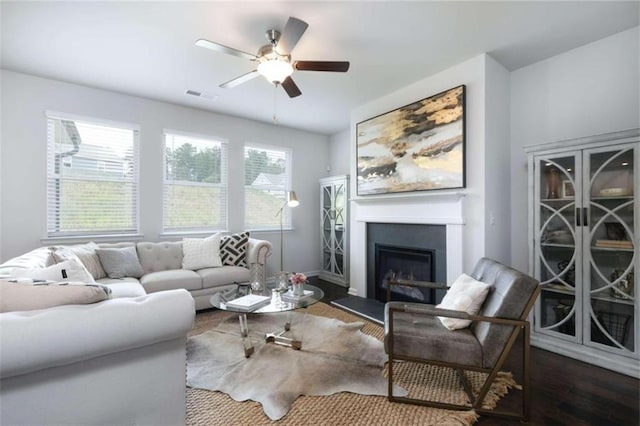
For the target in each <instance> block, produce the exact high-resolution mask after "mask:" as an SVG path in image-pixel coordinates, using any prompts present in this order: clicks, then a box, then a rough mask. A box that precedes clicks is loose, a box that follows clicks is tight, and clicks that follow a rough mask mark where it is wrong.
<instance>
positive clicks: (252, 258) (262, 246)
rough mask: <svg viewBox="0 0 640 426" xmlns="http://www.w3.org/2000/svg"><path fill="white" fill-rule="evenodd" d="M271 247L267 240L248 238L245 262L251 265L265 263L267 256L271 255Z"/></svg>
mask: <svg viewBox="0 0 640 426" xmlns="http://www.w3.org/2000/svg"><path fill="white" fill-rule="evenodd" d="M271 249H272V246H271V243H270V242H269V241H267V240H258V239H255V238H249V245H248V246H247V257H246V260H247V264H248V265H252V264H254V263H257V264H260V265H266V264H267V257H269V256H270V255H271Z"/></svg>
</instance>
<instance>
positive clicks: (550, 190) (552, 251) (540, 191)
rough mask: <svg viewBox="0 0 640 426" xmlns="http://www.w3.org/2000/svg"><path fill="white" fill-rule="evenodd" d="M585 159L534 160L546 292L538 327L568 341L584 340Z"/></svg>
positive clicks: (538, 264)
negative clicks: (581, 217)
mask: <svg viewBox="0 0 640 426" xmlns="http://www.w3.org/2000/svg"><path fill="white" fill-rule="evenodd" d="M580 167H581V163H580V160H579V157H578V156H577V155H574V154H563V155H562V156H557V157H552V156H538V157H536V158H535V169H536V173H535V179H536V180H537V182H536V184H535V185H534V186H535V188H536V193H535V197H536V201H537V202H536V203H535V205H536V206H538V207H537V211H536V212H534V219H535V235H534V241H535V254H536V256H535V268H536V271H535V273H536V276H537V277H539V278H540V282H541V284H544V285H543V287H542V289H543V290H542V293H541V295H540V298H539V300H538V303H537V305H536V314H535V327H536V331H539V332H543V333H549V334H553V335H555V336H558V337H561V338H563V339H567V340H572V341H578V340H580V338H581V335H580V334H581V326H582V321H581V312H582V306H581V303H580V290H578V291H577V292H576V288H578V289H579V288H580V287H579V283H580V282H581V271H580V270H579V269H580V268H576V264H577V262H578V258H579V252H580V247H581V242H582V236H581V234H580V232H579V229H578V227H577V220H578V218H577V217H576V206H577V205H579V203H580V191H581V183H580V182H579V179H578V180H576V176H580V172H581V170H580Z"/></svg>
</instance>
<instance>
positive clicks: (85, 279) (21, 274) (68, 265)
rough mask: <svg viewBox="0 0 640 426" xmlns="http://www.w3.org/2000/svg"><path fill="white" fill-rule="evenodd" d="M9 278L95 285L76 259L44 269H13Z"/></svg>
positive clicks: (85, 269)
mask: <svg viewBox="0 0 640 426" xmlns="http://www.w3.org/2000/svg"><path fill="white" fill-rule="evenodd" d="M11 276H12V277H16V278H32V279H36V280H48V281H78V282H82V283H95V282H96V281H95V280H94V279H93V277H92V276H91V274H90V273H89V271H87V268H85V267H84V265H83V264H82V263H80V261H79V260H78V259H69V260H65V261H64V262H61V263H56V264H55V265H51V266H48V267H46V268H14V269H13V270H12V271H11Z"/></svg>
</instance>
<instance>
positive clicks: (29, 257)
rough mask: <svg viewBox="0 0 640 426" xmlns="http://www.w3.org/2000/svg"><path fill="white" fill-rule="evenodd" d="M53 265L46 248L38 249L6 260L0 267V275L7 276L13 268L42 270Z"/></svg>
mask: <svg viewBox="0 0 640 426" xmlns="http://www.w3.org/2000/svg"><path fill="white" fill-rule="evenodd" d="M54 263H55V261H54V260H53V258H52V257H51V253H50V251H49V248H48V247H38V248H37V249H34V250H31V251H30V252H28V253H25V254H23V255H20V256H17V257H14V258H12V259H9V260H7V261H6V262H4V263H3V264H2V265H0V274H2V275H9V274H10V273H11V271H12V270H13V268H44V267H47V266H51V265H53V264H54Z"/></svg>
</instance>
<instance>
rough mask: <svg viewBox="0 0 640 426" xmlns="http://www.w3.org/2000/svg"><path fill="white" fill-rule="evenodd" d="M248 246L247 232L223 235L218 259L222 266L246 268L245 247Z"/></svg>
mask: <svg viewBox="0 0 640 426" xmlns="http://www.w3.org/2000/svg"><path fill="white" fill-rule="evenodd" d="M248 246H249V232H242V233H240V234H233V235H225V236H224V237H222V240H220V259H222V264H223V265H229V266H243V267H245V268H246V266H247V262H246V260H245V258H246V257H247V247H248Z"/></svg>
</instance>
